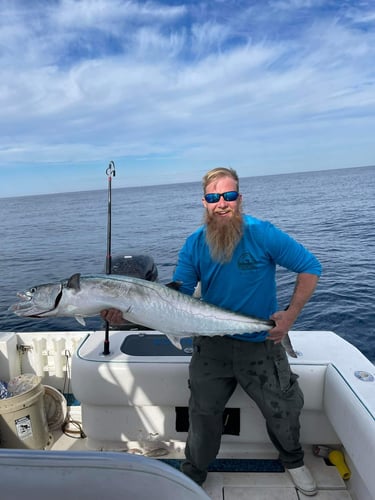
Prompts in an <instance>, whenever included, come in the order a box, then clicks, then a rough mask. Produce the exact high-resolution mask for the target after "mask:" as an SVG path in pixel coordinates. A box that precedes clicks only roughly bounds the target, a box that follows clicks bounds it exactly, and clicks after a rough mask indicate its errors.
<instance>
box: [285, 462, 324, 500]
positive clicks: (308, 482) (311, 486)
mask: <svg viewBox="0 0 375 500" xmlns="http://www.w3.org/2000/svg"><path fill="white" fill-rule="evenodd" d="M287 470H288V472H289V474H290V476H291V478H292V480H293V483H294V484H295V485H296V487H297V489H298V490H299V491H301V492H302V493H303V494H304V495H308V496H313V495H316V494H317V493H318V488H317V486H316V482H315V480H314V478H313V477H312V475H311V472H310V471H309V469H308V468H307V467H306V465H302V467H297V468H296V469H287Z"/></svg>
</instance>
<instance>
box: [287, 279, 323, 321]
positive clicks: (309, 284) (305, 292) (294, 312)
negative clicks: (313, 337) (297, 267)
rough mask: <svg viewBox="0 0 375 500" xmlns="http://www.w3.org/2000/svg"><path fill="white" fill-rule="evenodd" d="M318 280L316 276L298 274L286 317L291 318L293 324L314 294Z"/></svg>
mask: <svg viewBox="0 0 375 500" xmlns="http://www.w3.org/2000/svg"><path fill="white" fill-rule="evenodd" d="M318 280H319V276H317V275H316V274H309V273H300V274H298V276H297V280H296V285H295V287H294V292H293V295H292V298H291V301H290V304H289V307H288V311H287V312H288V315H290V317H291V318H293V322H294V321H295V320H296V319H297V317H298V315H299V314H300V312H301V311H302V309H303V307H304V306H305V304H306V303H307V302H308V300H309V299H310V297H311V296H312V294H313V293H314V290H315V288H316V285H317V283H318Z"/></svg>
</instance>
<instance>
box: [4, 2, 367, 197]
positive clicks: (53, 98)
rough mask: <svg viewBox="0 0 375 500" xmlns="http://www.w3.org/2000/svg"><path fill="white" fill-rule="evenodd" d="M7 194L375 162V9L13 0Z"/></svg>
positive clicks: (7, 31) (8, 36)
mask: <svg viewBox="0 0 375 500" xmlns="http://www.w3.org/2000/svg"><path fill="white" fill-rule="evenodd" d="M0 138H1V140H0V197H8V196H24V195H33V194H44V193H55V192H70V191H85V190H92V189H105V188H106V187H107V175H106V169H107V167H108V166H109V164H110V162H112V161H113V162H114V164H115V166H116V177H115V178H114V179H113V183H112V186H113V188H115V187H127V186H129V187H132V186H143V185H154V184H168V183H174V182H190V181H200V180H201V177H202V176H203V175H204V173H205V172H206V171H207V170H209V169H210V168H213V167H217V166H230V167H233V168H235V169H236V170H237V171H238V173H239V174H240V176H242V177H244V176H246V177H248V176H257V175H272V174H279V173H290V172H302V171H311V170H326V169H333V168H349V167H357V166H358V167H359V166H366V165H374V164H375V2H374V1H373V0H371V1H365V0H364V1H361V0H351V1H350V0H337V1H334V0H248V1H244V0H196V1H183V0H181V1H178V0H169V1H153V0H151V1H132V0H80V1H79V0H39V1H38V0H23V1H21V0H12V1H9V0H0Z"/></svg>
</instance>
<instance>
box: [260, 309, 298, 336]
mask: <svg viewBox="0 0 375 500" xmlns="http://www.w3.org/2000/svg"><path fill="white" fill-rule="evenodd" d="M270 319H272V320H273V321H274V322H275V323H276V326H274V327H273V328H272V329H271V330H270V331H269V332H268V337H267V338H268V339H269V340H273V341H274V342H275V344H280V342H281V341H282V340H283V338H284V337H285V336H286V334H287V333H288V332H289V330H290V329H291V328H292V325H293V323H294V320H295V319H294V318H293V317H291V315H290V313H289V314H288V311H277V312H275V314H273V315H272V316H271V318H270Z"/></svg>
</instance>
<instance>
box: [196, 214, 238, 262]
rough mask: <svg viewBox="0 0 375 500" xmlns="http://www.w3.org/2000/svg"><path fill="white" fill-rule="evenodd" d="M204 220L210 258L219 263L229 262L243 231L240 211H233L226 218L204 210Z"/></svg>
mask: <svg viewBox="0 0 375 500" xmlns="http://www.w3.org/2000/svg"><path fill="white" fill-rule="evenodd" d="M204 222H205V224H206V227H207V231H206V241H207V244H208V246H209V248H210V253H211V257H212V259H213V260H215V261H217V262H220V264H225V263H226V262H230V260H231V259H232V257H233V252H234V250H235V248H236V246H237V245H238V242H239V241H240V239H241V237H242V233H243V221H242V214H241V212H240V211H238V212H233V215H232V217H230V218H228V219H224V218H220V217H219V216H217V215H213V214H209V213H208V212H206V214H205V221H204Z"/></svg>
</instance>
